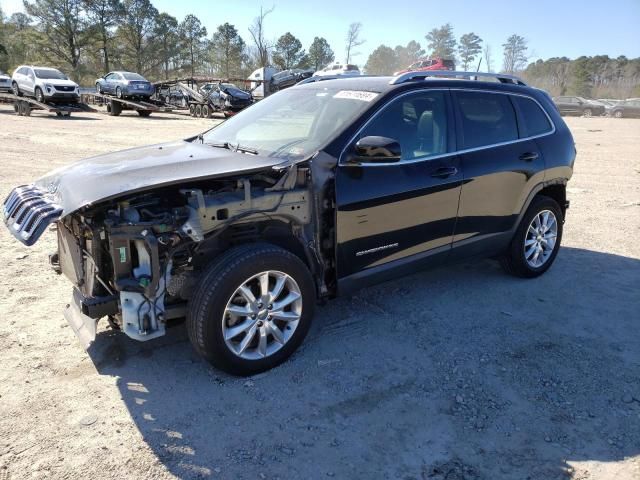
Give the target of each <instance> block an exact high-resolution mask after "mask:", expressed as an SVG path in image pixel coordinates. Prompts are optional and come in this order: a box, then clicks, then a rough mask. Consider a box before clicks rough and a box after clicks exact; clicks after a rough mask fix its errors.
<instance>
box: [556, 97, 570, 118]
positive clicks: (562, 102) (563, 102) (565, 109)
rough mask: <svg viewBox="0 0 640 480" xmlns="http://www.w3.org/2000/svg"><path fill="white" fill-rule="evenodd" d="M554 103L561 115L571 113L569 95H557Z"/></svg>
mask: <svg viewBox="0 0 640 480" xmlns="http://www.w3.org/2000/svg"><path fill="white" fill-rule="evenodd" d="M555 104H556V106H557V107H558V110H559V111H560V113H561V114H562V115H567V114H569V113H571V98H570V97H557V98H556V99H555Z"/></svg>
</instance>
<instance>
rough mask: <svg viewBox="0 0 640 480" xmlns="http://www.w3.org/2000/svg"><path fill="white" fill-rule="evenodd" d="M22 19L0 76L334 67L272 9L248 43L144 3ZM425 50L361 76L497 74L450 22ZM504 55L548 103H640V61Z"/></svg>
mask: <svg viewBox="0 0 640 480" xmlns="http://www.w3.org/2000/svg"><path fill="white" fill-rule="evenodd" d="M24 6H25V13H15V14H13V15H11V16H10V17H9V18H5V16H4V15H3V14H2V10H0V70H4V71H10V70H11V69H13V68H15V67H16V66H17V65H20V64H23V63H30V64H47V65H51V66H55V67H58V68H60V69H62V70H64V71H66V72H67V73H69V74H70V75H71V76H72V77H73V78H74V79H75V80H76V81H78V82H80V83H85V84H86V83H87V82H89V81H91V80H93V79H94V78H95V77H96V76H100V75H103V74H104V73H106V72H108V71H110V70H116V69H123V70H134V71H136V72H139V73H141V74H143V75H145V76H148V77H149V78H151V79H154V80H157V79H170V78H176V77H180V76H197V75H207V76H219V77H224V78H235V77H239V78H246V77H247V76H248V74H249V73H250V72H251V71H253V70H254V69H256V68H258V67H264V66H267V65H274V66H276V67H278V68H280V69H290V68H309V69H314V70H318V69H320V68H322V67H324V66H326V65H327V64H329V63H331V62H333V61H334V60H335V59H336V55H335V53H334V51H333V49H332V48H331V46H330V45H329V43H328V41H327V40H326V39H325V38H323V37H315V38H314V40H313V42H312V43H311V45H309V46H308V48H306V49H305V48H304V46H303V45H302V42H301V41H300V40H299V39H298V38H297V37H296V36H295V35H294V34H293V33H291V32H285V33H284V34H282V35H280V37H278V38H277V40H276V41H272V40H271V38H272V37H271V36H270V35H269V34H268V28H267V27H268V22H269V16H270V15H271V14H272V13H273V11H274V8H273V7H272V8H270V9H266V10H265V9H263V8H260V11H259V12H256V13H257V16H256V17H255V18H254V20H253V22H252V23H251V25H250V27H249V29H248V32H247V33H248V36H247V35H245V38H246V39H247V40H245V38H243V36H242V35H241V33H240V32H239V31H238V29H237V28H236V27H235V26H234V25H231V24H229V23H224V24H222V25H219V26H218V27H217V28H216V29H215V31H213V32H209V31H208V30H207V28H206V27H205V26H204V25H203V24H202V22H201V21H200V19H198V17H197V16H195V15H192V14H189V15H186V16H185V17H184V18H183V19H182V20H179V19H177V18H175V17H173V16H172V15H169V14H168V13H165V12H160V11H158V9H157V8H156V7H154V6H153V4H152V3H151V0H25V1H24ZM362 29H363V26H362V24H361V23H359V22H354V23H352V24H351V25H349V28H348V30H347V33H346V36H345V40H344V42H345V43H344V53H345V56H344V58H345V59H346V63H355V58H356V57H358V56H359V55H360V52H359V51H358V47H360V46H361V45H363V44H364V43H365V40H364V39H363V38H362ZM424 40H425V41H426V43H425V48H423V47H422V45H421V44H420V42H418V41H416V40H412V41H410V42H408V43H407V44H406V45H397V46H395V47H393V48H392V47H391V46H387V45H380V46H378V47H377V48H376V49H374V50H373V52H372V53H371V54H370V55H369V57H368V59H367V60H366V63H365V65H364V71H365V72H366V73H368V74H372V75H389V74H392V73H393V72H395V71H398V70H400V69H403V68H406V67H408V66H409V65H410V64H412V63H414V62H415V61H417V60H419V59H421V58H424V57H426V56H431V57H440V58H444V59H451V60H454V61H455V62H456V67H457V69H458V70H471V71H475V70H476V69H479V70H481V71H489V72H492V71H494V68H495V65H494V64H495V63H496V59H495V58H494V56H493V50H492V46H491V45H489V44H487V43H485V42H484V41H483V40H482V38H481V37H480V36H479V35H478V34H476V33H475V32H468V33H465V34H463V35H461V36H460V37H459V38H456V36H455V35H454V31H453V26H452V25H451V24H449V23H447V24H445V25H442V26H440V27H436V28H433V29H432V30H430V31H429V32H427V33H426V35H425V37H424ZM501 47H502V52H503V54H502V65H501V69H500V71H501V72H504V73H511V74H518V75H521V76H523V77H525V78H526V80H527V81H528V82H529V83H531V84H532V85H534V86H538V87H541V88H544V89H546V90H548V91H549V92H550V93H552V94H553V95H564V94H574V95H581V96H585V97H594V98H602V97H612V98H626V97H629V96H640V59H627V58H626V57H618V58H615V59H613V58H609V57H608V56H602V55H601V56H594V57H580V58H577V59H575V60H570V59H568V58H566V57H558V58H550V59H548V60H537V61H536V62H533V63H530V62H529V60H530V57H531V56H532V54H531V51H530V49H529V46H528V42H527V40H526V39H525V38H524V37H522V36H520V35H518V34H512V35H510V36H509V37H508V38H506V39H505V41H504V43H503V44H502V45H501Z"/></svg>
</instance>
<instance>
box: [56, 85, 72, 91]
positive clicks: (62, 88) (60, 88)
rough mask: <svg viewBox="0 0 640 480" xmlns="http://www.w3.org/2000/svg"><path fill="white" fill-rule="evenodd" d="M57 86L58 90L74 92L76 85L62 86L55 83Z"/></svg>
mask: <svg viewBox="0 0 640 480" xmlns="http://www.w3.org/2000/svg"><path fill="white" fill-rule="evenodd" d="M54 86H55V87H56V90H58V91H59V92H73V91H74V90H75V89H76V87H61V86H58V85H54Z"/></svg>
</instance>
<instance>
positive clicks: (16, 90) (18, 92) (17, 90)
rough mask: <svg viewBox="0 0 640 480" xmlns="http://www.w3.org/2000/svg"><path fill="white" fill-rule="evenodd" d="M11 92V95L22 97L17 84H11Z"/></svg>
mask: <svg viewBox="0 0 640 480" xmlns="http://www.w3.org/2000/svg"><path fill="white" fill-rule="evenodd" d="M11 90H13V94H14V95H15V96H16V97H21V96H22V92H21V91H20V87H18V82H13V83H12V84H11Z"/></svg>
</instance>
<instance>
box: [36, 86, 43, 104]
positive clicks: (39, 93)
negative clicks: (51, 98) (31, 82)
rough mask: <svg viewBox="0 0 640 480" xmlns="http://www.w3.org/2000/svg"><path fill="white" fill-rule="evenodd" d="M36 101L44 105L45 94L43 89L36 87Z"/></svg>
mask: <svg viewBox="0 0 640 480" xmlns="http://www.w3.org/2000/svg"><path fill="white" fill-rule="evenodd" d="M35 94H36V101H37V102H40V103H44V94H43V93H42V89H41V88H40V87H36V91H35Z"/></svg>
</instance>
